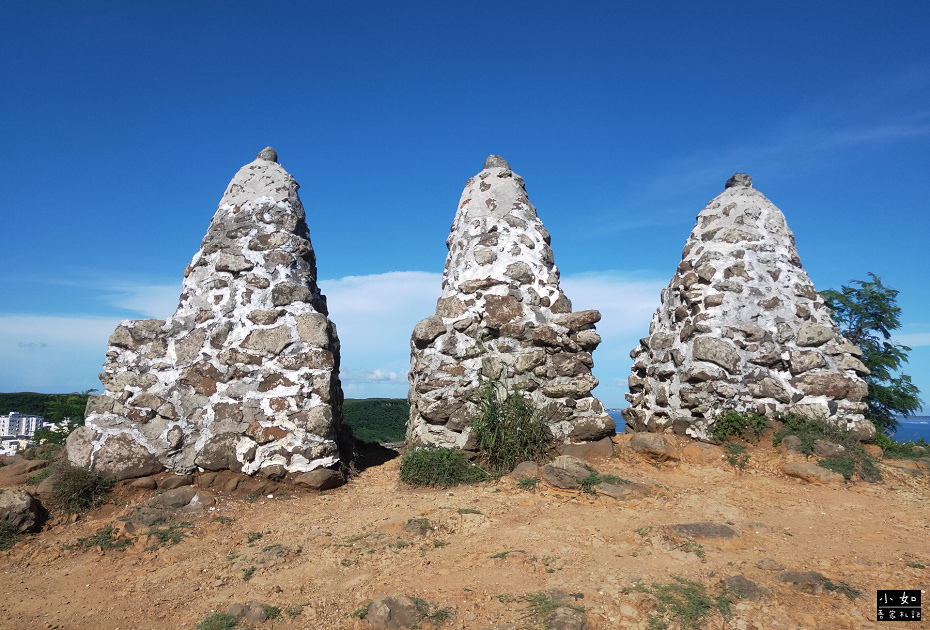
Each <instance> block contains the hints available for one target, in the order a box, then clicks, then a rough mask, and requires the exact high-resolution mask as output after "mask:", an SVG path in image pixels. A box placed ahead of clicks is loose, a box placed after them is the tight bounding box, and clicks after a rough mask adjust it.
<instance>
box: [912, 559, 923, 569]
mask: <svg viewBox="0 0 930 630" xmlns="http://www.w3.org/2000/svg"><path fill="white" fill-rule="evenodd" d="M907 566H909V567H911V568H912V569H926V568H927V565H925V564H921V563H919V562H916V561H914V560H908V561H907Z"/></svg>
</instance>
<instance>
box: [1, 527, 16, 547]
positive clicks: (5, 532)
mask: <svg viewBox="0 0 930 630" xmlns="http://www.w3.org/2000/svg"><path fill="white" fill-rule="evenodd" d="M18 539H19V534H17V533H16V530H15V529H13V526H12V525H10V524H9V523H7V522H6V521H0V549H9V548H10V547H12V546H13V545H15V544H16V541H17V540H18Z"/></svg>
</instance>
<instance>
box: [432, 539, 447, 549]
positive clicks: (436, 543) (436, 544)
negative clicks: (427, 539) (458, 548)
mask: <svg viewBox="0 0 930 630" xmlns="http://www.w3.org/2000/svg"><path fill="white" fill-rule="evenodd" d="M449 544H451V543H449V541H448V540H440V539H439V538H434V539H433V547H445V546H446V545H449Z"/></svg>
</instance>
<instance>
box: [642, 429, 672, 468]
mask: <svg viewBox="0 0 930 630" xmlns="http://www.w3.org/2000/svg"><path fill="white" fill-rule="evenodd" d="M630 448H632V449H633V450H634V451H636V452H637V453H639V454H640V455H645V456H646V457H648V458H649V459H654V460H655V461H658V462H664V461H667V460H677V459H678V453H677V452H676V450H675V443H674V442H672V440H671V439H670V438H668V437H666V436H664V435H662V434H661V433H634V434H633V436H632V437H631V438H630Z"/></svg>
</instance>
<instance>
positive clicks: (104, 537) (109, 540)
mask: <svg viewBox="0 0 930 630" xmlns="http://www.w3.org/2000/svg"><path fill="white" fill-rule="evenodd" d="M131 544H132V540H130V539H128V538H124V539H123V540H116V539H115V538H113V526H112V525H108V526H106V527H104V528H103V529H102V530H100V531H99V532H97V533H96V534H94V535H93V536H88V537H87V538H78V545H80V547H81V549H83V550H85V551H86V550H87V549H90V548H92V547H100V548H101V549H104V550H107V549H116V550H117V551H125V550H126V547H128V546H130V545H131Z"/></svg>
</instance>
